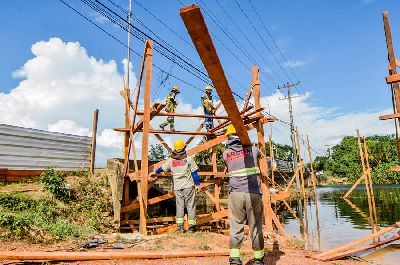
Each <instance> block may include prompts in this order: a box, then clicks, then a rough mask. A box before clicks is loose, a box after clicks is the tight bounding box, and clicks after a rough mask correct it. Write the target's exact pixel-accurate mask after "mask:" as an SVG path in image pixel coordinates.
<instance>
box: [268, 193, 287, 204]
mask: <svg viewBox="0 0 400 265" xmlns="http://www.w3.org/2000/svg"><path fill="white" fill-rule="evenodd" d="M290 195H291V192H290V191H281V192H279V193H277V194H272V195H271V202H278V201H282V200H285V199H287V198H289V197H290Z"/></svg>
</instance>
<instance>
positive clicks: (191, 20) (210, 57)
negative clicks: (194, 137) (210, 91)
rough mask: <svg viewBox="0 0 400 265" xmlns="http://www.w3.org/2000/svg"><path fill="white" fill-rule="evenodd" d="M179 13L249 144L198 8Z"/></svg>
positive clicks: (243, 142)
mask: <svg viewBox="0 0 400 265" xmlns="http://www.w3.org/2000/svg"><path fill="white" fill-rule="evenodd" d="M180 15H181V18H182V20H183V22H184V23H185V26H186V29H187V30H188V32H189V35H190V37H191V38H192V41H193V44H194V46H195V47H196V49H197V52H198V53H199V55H200V58H201V60H202V62H203V64H204V67H205V68H206V70H207V72H208V75H209V76H210V79H211V80H212V82H213V84H214V87H215V89H216V91H217V93H218V96H219V98H220V99H221V102H222V104H223V105H224V107H225V110H226V112H227V114H228V116H229V118H230V120H231V121H232V124H233V125H234V126H235V128H236V131H237V134H238V136H239V138H240V141H241V142H242V144H243V145H251V141H250V138H249V135H248V133H247V130H246V127H245V126H244V124H243V120H242V117H241V116H240V112H239V109H238V107H237V105H236V100H235V98H234V97H233V94H232V90H231V88H230V86H229V83H228V80H227V79H226V76H225V73H224V70H223V68H222V65H221V62H220V60H219V58H218V54H217V51H216V49H215V47H214V44H213V42H212V39H211V36H210V33H209V32H208V29H207V25H206V23H205V21H204V18H203V15H202V14H201V11H200V8H199V7H198V6H195V5H192V6H188V7H184V8H181V10H180Z"/></svg>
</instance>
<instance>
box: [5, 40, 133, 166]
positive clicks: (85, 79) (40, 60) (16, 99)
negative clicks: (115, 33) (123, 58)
mask: <svg viewBox="0 0 400 265" xmlns="http://www.w3.org/2000/svg"><path fill="white" fill-rule="evenodd" d="M31 51H32V53H33V58H31V59H29V60H28V61H27V62H26V63H25V64H24V65H23V66H22V67H21V68H20V69H17V70H16V71H15V72H14V73H13V77H14V78H22V79H23V80H22V81H21V82H20V83H19V84H18V86H17V87H15V88H14V89H12V90H11V91H10V92H9V93H0V123H5V124H11V125H17V126H24V127H29V128H38V129H45V130H46V129H48V130H51V131H58V132H64V133H70V134H78V135H91V128H92V119H93V111H94V110H95V109H99V110H100V113H99V124H98V133H99V138H100V141H99V146H100V149H102V150H103V152H110V153H113V152H114V151H115V150H111V149H112V148H116V147H117V144H116V143H117V142H118V141H117V140H116V138H118V137H117V136H115V135H114V134H111V133H110V132H109V131H108V130H109V129H110V128H114V127H123V113H124V105H123V104H122V102H123V99H122V97H121V96H120V95H119V91H120V90H121V89H122V76H121V74H120V73H118V71H117V64H116V62H115V61H113V60H110V61H107V62H105V61H103V60H102V59H96V58H94V57H93V56H89V55H88V53H87V51H86V49H85V48H83V47H82V46H81V45H80V44H79V43H78V42H67V43H65V42H63V41H62V40H61V39H59V38H51V39H49V40H48V41H40V42H37V43H35V44H33V45H32V48H31ZM131 77H132V79H131V80H132V81H131V88H132V87H133V86H134V84H135V83H136V78H135V75H134V74H133V73H131ZM106 129H108V130H106ZM106 137H110V138H109V139H105V138H106ZM102 145H104V147H106V148H101V146H102ZM102 156H103V157H107V155H102ZM97 162H98V163H99V164H101V165H104V164H105V161H99V160H98V161H97Z"/></svg>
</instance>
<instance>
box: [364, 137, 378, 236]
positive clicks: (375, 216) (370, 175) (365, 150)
mask: <svg viewBox="0 0 400 265" xmlns="http://www.w3.org/2000/svg"><path fill="white" fill-rule="evenodd" d="M364 153H365V161H366V164H367V176H368V180H369V188H370V190H371V202H372V211H373V214H374V218H375V225H376V231H379V225H378V215H377V213H376V205H375V196H374V187H373V185H372V174H371V168H370V166H369V154H368V146H367V140H366V139H365V137H364ZM378 240H380V238H378Z"/></svg>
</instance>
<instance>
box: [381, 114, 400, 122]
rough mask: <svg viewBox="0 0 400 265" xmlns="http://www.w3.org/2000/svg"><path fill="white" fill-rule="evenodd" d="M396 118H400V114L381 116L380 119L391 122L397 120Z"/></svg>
mask: <svg viewBox="0 0 400 265" xmlns="http://www.w3.org/2000/svg"><path fill="white" fill-rule="evenodd" d="M396 118H400V113H394V114H388V115H383V116H379V119H380V120H381V121H384V120H389V119H396Z"/></svg>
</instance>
